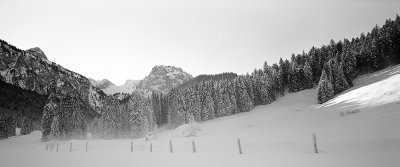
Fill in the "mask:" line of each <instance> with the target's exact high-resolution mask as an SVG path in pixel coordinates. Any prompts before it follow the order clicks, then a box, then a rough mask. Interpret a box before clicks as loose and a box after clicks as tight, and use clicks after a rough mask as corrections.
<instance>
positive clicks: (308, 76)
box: [303, 61, 313, 89]
mask: <svg viewBox="0 0 400 167" xmlns="http://www.w3.org/2000/svg"><path fill="white" fill-rule="evenodd" d="M303 71H304V76H305V78H304V89H310V88H312V87H313V74H312V69H311V66H310V63H309V62H308V61H306V63H305V65H304V67H303Z"/></svg>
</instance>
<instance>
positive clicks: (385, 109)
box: [0, 66, 400, 167]
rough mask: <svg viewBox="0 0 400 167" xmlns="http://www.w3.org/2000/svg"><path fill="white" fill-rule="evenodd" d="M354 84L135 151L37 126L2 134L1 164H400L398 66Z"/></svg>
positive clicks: (306, 94) (282, 101) (124, 142)
mask: <svg viewBox="0 0 400 167" xmlns="http://www.w3.org/2000/svg"><path fill="white" fill-rule="evenodd" d="M354 84H355V86H354V87H353V88H351V89H349V90H347V91H346V92H344V93H342V94H340V95H338V96H337V97H336V98H335V99H332V100H331V101H329V102H327V103H325V104H322V105H318V104H317V100H316V89H310V90H304V91H300V92H297V93H291V94H287V95H286V96H284V97H281V98H279V99H278V100H277V101H275V102H273V103H272V104H269V105H265V106H258V107H255V108H254V109H253V110H252V111H250V112H247V113H241V114H237V115H233V116H229V117H223V118H218V119H214V120H211V121H208V122H203V123H200V127H201V129H202V131H201V134H200V137H196V138H181V137H177V136H175V135H174V134H173V131H172V130H171V131H164V132H162V133H159V134H158V136H157V139H155V140H153V141H147V142H145V141H144V139H135V140H133V152H131V150H130V149H131V148H130V147H131V146H130V142H131V141H132V140H130V139H118V140H88V152H86V151H85V143H86V140H73V141H62V142H59V151H58V152H55V150H53V151H51V152H50V151H46V149H45V144H44V143H41V142H40V135H41V134H40V132H34V133H33V134H30V135H26V136H17V137H13V138H10V139H6V140H1V141H0V166H1V167H3V166H4V167H14V166H17V167H20V166H21V167H26V166H40V167H50V166H57V167H62V166H65V167H67V166H68V167H72V166H84V167H89V166H95V167H124V166H126V167H128V166H129V167H132V166H152V167H159V166H171V167H172V166H173V167H178V166H190V167H191V166H230V167H233V166H249V167H254V166H260V167H261V166H263V167H264V166H271V167H272V166H288V167H296V166H307V167H309V166H318V167H320V166H332V167H337V166H340V167H346V166H348V167H357V166H360V167H361V166H362V167H377V166H384V167H398V166H400V66H394V67H390V68H387V69H385V70H382V71H378V72H376V73H372V74H368V75H364V76H361V77H359V78H357V79H356V80H355V83H354ZM356 109H357V110H356ZM352 111H356V112H354V113H352ZM341 113H346V114H344V115H343V114H341ZM347 113H349V114H347ZM350 113H352V114H350ZM312 133H316V134H317V142H318V149H319V150H320V153H319V154H315V153H313V144H312ZM238 138H240V140H241V143H242V149H243V154H241V155H240V154H239V153H238V147H237V139H238ZM192 139H195V141H196V149H197V152H196V153H193V152H192V143H191V140H192ZM169 140H172V142H173V149H174V150H173V151H174V152H173V153H169V145H168V142H169ZM71 142H72V143H73V148H72V152H69V146H70V143H71ZM150 143H152V146H153V148H152V150H153V152H149V149H150Z"/></svg>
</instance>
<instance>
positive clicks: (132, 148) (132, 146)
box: [131, 142, 133, 152]
mask: <svg viewBox="0 0 400 167" xmlns="http://www.w3.org/2000/svg"><path fill="white" fill-rule="evenodd" d="M131 152H133V142H131Z"/></svg>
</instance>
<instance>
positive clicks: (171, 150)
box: [169, 140, 174, 153]
mask: <svg viewBox="0 0 400 167" xmlns="http://www.w3.org/2000/svg"><path fill="white" fill-rule="evenodd" d="M169 152H170V153H173V152H174V150H173V149H172V141H171V140H169Z"/></svg>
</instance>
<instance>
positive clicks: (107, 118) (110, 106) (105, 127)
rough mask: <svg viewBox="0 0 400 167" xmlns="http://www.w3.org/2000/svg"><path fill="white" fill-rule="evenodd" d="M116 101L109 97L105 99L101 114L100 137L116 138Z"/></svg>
mask: <svg viewBox="0 0 400 167" xmlns="http://www.w3.org/2000/svg"><path fill="white" fill-rule="evenodd" d="M116 105H117V104H116V102H115V100H114V99H112V98H111V97H109V98H107V99H106V103H105V105H104V108H103V109H102V115H101V126H102V137H103V138H116V137H117V116H116V110H117V109H116Z"/></svg>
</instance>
